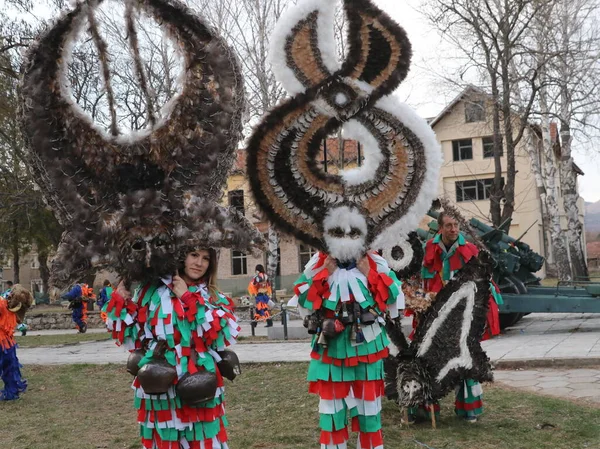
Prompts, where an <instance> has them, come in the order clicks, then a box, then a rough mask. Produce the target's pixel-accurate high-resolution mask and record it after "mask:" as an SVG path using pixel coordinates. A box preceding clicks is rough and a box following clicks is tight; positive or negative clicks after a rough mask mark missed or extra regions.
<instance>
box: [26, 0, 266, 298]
mask: <svg viewBox="0 0 600 449" xmlns="http://www.w3.org/2000/svg"><path fill="white" fill-rule="evenodd" d="M98 4H99V1H97V0H96V1H94V0H89V1H85V2H83V3H79V4H78V5H77V6H76V7H75V8H74V9H73V10H72V11H70V12H68V13H67V14H65V15H63V16H62V17H61V18H60V19H58V20H57V21H56V22H55V23H54V24H53V25H52V26H50V27H49V28H48V29H47V30H46V31H45V32H44V33H42V34H41V35H40V36H39V37H38V39H37V41H36V42H35V43H34V44H33V45H32V46H31V48H30V50H29V52H28V54H27V57H26V58H25V62H24V64H23V66H22V82H21V95H22V101H21V118H22V129H23V134H24V136H25V139H26V142H27V147H28V160H29V163H30V165H31V168H32V171H33V173H34V175H35V177H36V182H37V183H38V184H39V185H40V187H41V189H42V190H43V192H44V195H45V198H46V200H47V202H48V204H49V205H50V207H52V209H53V210H54V212H55V213H56V215H57V217H58V219H59V221H60V222H61V223H62V225H63V226H64V227H65V229H66V231H65V234H64V235H63V239H62V242H61V244H60V247H59V249H58V254H57V257H56V259H55V261H54V263H53V266H52V280H53V283H54V284H55V285H57V286H64V285H66V284H69V283H71V282H73V281H74V280H77V279H78V278H80V277H81V276H83V275H84V274H86V273H87V272H89V271H92V270H94V269H96V268H100V267H103V266H110V267H111V268H112V269H114V270H115V271H117V272H118V273H119V274H120V275H121V276H123V277H125V278H127V279H129V280H131V281H142V280H146V279H148V278H153V277H155V276H162V275H166V274H170V273H173V272H174V270H175V268H176V264H177V260H178V259H180V258H181V257H182V253H183V252H184V251H186V250H187V249H188V248H189V247H213V248H218V247H232V248H236V249H239V250H242V251H244V250H250V249H252V248H254V247H255V246H256V245H258V244H261V243H262V236H261V235H260V234H259V233H258V231H257V230H256V228H255V227H254V226H252V225H251V224H250V223H249V222H247V221H246V220H245V219H244V218H243V217H242V216H241V215H239V214H237V213H236V212H234V211H231V210H229V209H226V208H224V207H221V206H220V205H219V204H218V201H219V200H220V198H221V197H222V192H223V187H224V184H225V182H226V179H227V175H228V172H229V170H230V168H231V166H232V164H233V158H234V154H235V150H236V145H237V143H238V141H239V139H240V134H241V129H242V126H241V115H242V110H243V106H244V95H243V86H242V78H241V73H240V69H239V66H238V63H237V60H236V57H235V55H234V53H233V52H232V50H231V49H230V48H229V47H228V46H227V45H226V44H225V42H224V41H223V40H222V39H220V38H219V37H217V36H216V35H215V34H214V32H213V30H211V29H210V28H209V27H208V26H207V25H206V24H205V23H204V22H203V21H202V20H201V19H200V18H199V17H197V16H196V15H194V14H193V13H191V12H190V11H189V10H188V9H187V8H186V7H185V6H184V5H183V4H181V3H180V2H179V1H176V0H136V1H135V4H136V5H137V7H139V8H140V9H141V10H142V11H143V12H145V13H146V14H148V15H149V16H150V17H153V18H154V19H155V20H156V21H157V22H158V23H160V24H161V26H162V27H163V28H166V30H167V31H168V32H169V33H170V35H171V37H172V38H173V39H174V40H175V41H176V42H177V43H178V45H179V47H180V50H181V53H182V54H183V56H184V59H185V74H184V75H185V76H184V81H183V82H182V88H181V91H180V92H179V93H178V94H177V95H176V96H175V97H174V98H173V99H172V100H171V101H170V103H169V104H168V106H167V108H165V114H164V116H165V118H164V119H162V121H159V122H156V123H154V125H153V126H152V127H151V128H150V129H148V130H147V131H146V132H142V133H138V134H136V135H133V136H128V137H127V138H125V137H120V136H118V135H116V134H117V133H116V132H115V129H114V127H113V129H112V131H113V132H112V135H109V134H107V133H106V132H104V131H103V130H101V129H99V128H97V127H96V126H95V125H94V124H93V122H92V121H91V120H90V119H89V118H88V116H87V115H86V114H85V112H84V111H83V110H81V108H79V106H78V105H77V104H75V102H74V101H73V99H72V96H71V94H70V92H69V88H68V83H67V80H66V70H67V64H66V61H68V60H69V57H70V47H71V45H72V42H73V41H74V39H75V37H76V36H77V34H78V33H79V32H80V30H81V28H82V26H83V25H84V24H85V23H86V20H87V23H88V24H89V25H90V28H92V25H93V24H94V20H95V19H94V10H95V8H96V7H97V6H98ZM128 5H129V6H128V8H130V7H131V5H132V3H129V4H128ZM131 22H132V21H130V22H129V23H131ZM92 34H93V33H92ZM128 34H129V35H130V38H134V37H135V33H132V30H129V33H128ZM95 39H96V40H97V39H98V37H97V36H95ZM136 45H137V43H136ZM138 56H139V55H138ZM101 60H102V55H101ZM105 72H106V73H108V70H106V71H105ZM141 80H142V81H143V77H142V78H141ZM105 82H107V80H105ZM113 124H114V123H113Z"/></svg>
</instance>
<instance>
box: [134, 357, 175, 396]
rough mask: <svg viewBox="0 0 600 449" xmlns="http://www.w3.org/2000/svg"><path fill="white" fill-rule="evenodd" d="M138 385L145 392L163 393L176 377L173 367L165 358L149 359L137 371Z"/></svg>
mask: <svg viewBox="0 0 600 449" xmlns="http://www.w3.org/2000/svg"><path fill="white" fill-rule="evenodd" d="M137 378H138V380H139V381H140V385H141V387H142V389H143V390H144V393H146V394H165V393H166V392H167V390H168V389H169V387H170V386H171V385H173V382H174V381H175V379H176V378H177V371H176V370H175V367H174V366H172V365H170V364H169V363H168V362H167V361H166V360H164V359H162V360H158V361H151V362H149V363H147V364H145V365H144V366H142V367H141V368H140V370H139V371H138V373H137Z"/></svg>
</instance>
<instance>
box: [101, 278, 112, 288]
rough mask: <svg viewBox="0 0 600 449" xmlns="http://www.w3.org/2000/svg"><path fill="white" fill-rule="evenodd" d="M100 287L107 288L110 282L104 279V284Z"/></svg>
mask: <svg viewBox="0 0 600 449" xmlns="http://www.w3.org/2000/svg"><path fill="white" fill-rule="evenodd" d="M102 285H104V286H105V287H108V286H109V285H110V281H109V280H108V279H105V280H104V283H103V284H102Z"/></svg>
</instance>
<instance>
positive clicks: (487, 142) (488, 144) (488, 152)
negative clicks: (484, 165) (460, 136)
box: [481, 136, 504, 158]
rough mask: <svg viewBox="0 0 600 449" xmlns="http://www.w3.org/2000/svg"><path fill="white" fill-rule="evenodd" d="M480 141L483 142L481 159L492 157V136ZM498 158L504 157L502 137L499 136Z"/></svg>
mask: <svg viewBox="0 0 600 449" xmlns="http://www.w3.org/2000/svg"><path fill="white" fill-rule="evenodd" d="M481 140H482V142H483V157H484V158H488V157H494V136H488V137H484V138H483V139H481ZM500 156H501V157H502V156H504V146H503V142H502V136H500Z"/></svg>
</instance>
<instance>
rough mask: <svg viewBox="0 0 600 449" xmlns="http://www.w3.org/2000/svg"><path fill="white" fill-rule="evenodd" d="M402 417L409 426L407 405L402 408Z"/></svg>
mask: <svg viewBox="0 0 600 449" xmlns="http://www.w3.org/2000/svg"><path fill="white" fill-rule="evenodd" d="M402 419H404V424H406V425H407V426H408V425H409V424H410V423H409V422H408V409H407V408H406V407H404V408H403V409H402Z"/></svg>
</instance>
